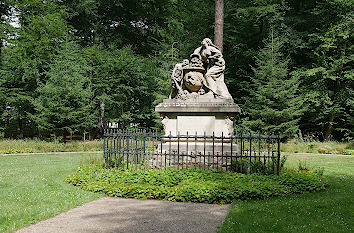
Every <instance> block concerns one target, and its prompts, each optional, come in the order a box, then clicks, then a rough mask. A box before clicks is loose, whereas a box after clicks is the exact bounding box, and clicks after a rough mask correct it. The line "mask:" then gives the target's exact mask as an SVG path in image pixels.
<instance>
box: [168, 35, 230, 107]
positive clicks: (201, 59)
mask: <svg viewBox="0 0 354 233" xmlns="http://www.w3.org/2000/svg"><path fill="white" fill-rule="evenodd" d="M190 59H191V60H190V61H189V60H184V61H183V63H179V64H176V65H175V68H174V69H173V72H172V76H171V78H172V91H171V94H170V97H169V98H170V99H182V100H186V99H189V98H192V97H196V96H203V95H204V96H208V98H209V99H210V96H212V97H213V98H214V99H232V97H231V95H230V93H229V91H228V89H227V87H226V85H225V82H224V70H225V60H224V58H223V56H222V53H221V52H220V50H219V49H218V48H217V47H216V46H215V45H214V44H213V43H212V42H211V40H210V39H209V38H205V39H204V40H203V41H202V45H201V46H200V47H198V48H197V49H195V50H194V52H193V53H192V54H191V56H190Z"/></svg>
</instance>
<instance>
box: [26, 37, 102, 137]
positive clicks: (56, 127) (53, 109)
mask: <svg viewBox="0 0 354 233" xmlns="http://www.w3.org/2000/svg"><path fill="white" fill-rule="evenodd" d="M90 70H91V67H89V66H88V64H87V63H86V60H84V59H83V58H82V54H80V50H79V49H78V47H77V46H76V45H75V44H74V43H73V42H66V43H65V44H64V46H62V47H61V50H60V51H59V53H58V56H57V57H55V59H54V61H53V62H52V64H51V65H50V66H49V71H48V72H46V75H47V76H48V80H47V82H46V83H44V84H42V85H41V86H40V87H39V89H38V92H39V94H40V95H39V97H38V98H36V99H35V100H33V104H34V106H35V109H36V113H35V114H34V115H32V119H33V120H35V122H36V123H37V124H38V126H39V129H40V130H43V131H49V132H54V133H59V134H60V135H64V137H65V136H67V135H68V134H69V133H77V132H84V131H85V130H87V129H89V128H91V127H92V126H93V124H94V120H95V119H94V116H93V115H92V112H93V110H92V109H93V105H92V97H93V93H92V90H91V83H90V80H89V79H88V74H89V72H90Z"/></svg>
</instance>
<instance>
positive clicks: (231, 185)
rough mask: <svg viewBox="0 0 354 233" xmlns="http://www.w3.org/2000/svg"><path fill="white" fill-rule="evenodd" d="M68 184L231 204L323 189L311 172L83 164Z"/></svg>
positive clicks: (132, 194)
mask: <svg viewBox="0 0 354 233" xmlns="http://www.w3.org/2000/svg"><path fill="white" fill-rule="evenodd" d="M66 181H67V182H68V183H71V184H74V185H76V186H80V187H81V188H83V189H85V190H89V191H94V192H103V193H105V194H107V195H109V196H117V197H129V198H143V199H147V198H154V199H165V200H171V201H183V202H204V203H231V202H232V201H233V200H235V199H242V200H250V199H266V198H269V197H274V196H284V195H290V194H298V193H304V192H314V191H318V190H323V189H325V187H326V186H327V182H326V180H325V179H323V177H322V175H321V174H320V173H318V172H316V171H314V172H302V171H301V172H299V171H295V170H287V171H283V172H282V173H281V175H280V176H276V175H268V176H266V175H259V174H252V175H245V174H240V173H232V172H224V171H217V170H213V169H212V170H203V169H193V168H192V169H180V170H176V169H161V170H157V169H146V170H131V169H128V170H123V169H114V168H103V167H102V165H100V164H90V165H84V166H82V167H80V168H79V169H77V170H76V172H75V173H74V174H72V175H70V176H68V177H67V178H66Z"/></svg>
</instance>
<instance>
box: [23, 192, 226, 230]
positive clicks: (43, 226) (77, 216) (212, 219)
mask: <svg viewBox="0 0 354 233" xmlns="http://www.w3.org/2000/svg"><path fill="white" fill-rule="evenodd" d="M229 207H230V206H229V205H210V204H200V203H181V202H170V201H161V200H138V199H124V198H113V197H103V198H100V199H98V200H95V201H92V202H90V203H87V204H84V205H82V206H79V207H76V208H74V209H71V210H69V211H67V212H65V213H62V214H59V215H57V216H55V217H53V218H50V219H47V220H43V221H41V222H38V223H35V224H33V225H30V226H28V227H25V228H22V229H20V230H18V231H16V232H17V233H41V232H45V233H52V232H53V233H54V232H55V233H57V232H60V233H66V232H73V233H76V232H80V233H81V232H85V233H93V232H100V233H106V232H107V233H108V232H122V233H123V232H124V233H125V232H132V233H133V232H134V233H143V232H144V233H149V232H151V233H159V232H164V233H175V232H186V233H187V232H196V233H197V232H198V233H204V232H216V230H217V226H220V225H221V224H222V223H223V221H224V219H225V217H226V215H227V212H228V210H229Z"/></svg>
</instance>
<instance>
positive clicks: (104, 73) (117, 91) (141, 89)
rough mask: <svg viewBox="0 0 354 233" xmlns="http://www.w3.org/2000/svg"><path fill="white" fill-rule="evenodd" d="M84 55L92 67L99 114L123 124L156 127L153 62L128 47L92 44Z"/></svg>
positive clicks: (96, 106) (108, 119) (93, 87)
mask: <svg viewBox="0 0 354 233" xmlns="http://www.w3.org/2000/svg"><path fill="white" fill-rule="evenodd" d="M85 56H86V57H87V58H88V60H89V62H90V65H91V66H92V68H93V70H92V72H91V74H90V78H91V84H92V90H93V92H94V98H93V101H94V105H95V109H96V110H97V112H96V115H98V116H99V117H100V118H101V120H102V121H105V122H107V121H108V122H109V121H110V122H118V123H119V125H120V126H121V127H126V126H129V123H137V124H139V126H140V127H151V126H153V125H152V123H153V119H154V117H155V115H154V111H153V110H154V106H153V102H154V98H155V97H154V92H155V91H156V90H157V85H156V80H155V77H156V76H157V74H156V71H155V70H154V69H155V67H154V63H153V62H151V61H149V59H147V58H144V57H142V56H139V55H136V54H135V53H134V52H133V50H132V49H131V48H129V47H126V48H123V49H117V48H116V47H114V46H112V47H110V48H107V49H106V48H104V47H103V46H92V47H89V48H87V49H85Z"/></svg>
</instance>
